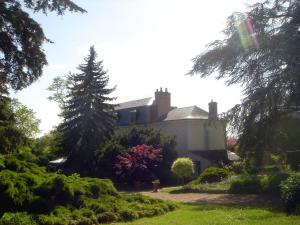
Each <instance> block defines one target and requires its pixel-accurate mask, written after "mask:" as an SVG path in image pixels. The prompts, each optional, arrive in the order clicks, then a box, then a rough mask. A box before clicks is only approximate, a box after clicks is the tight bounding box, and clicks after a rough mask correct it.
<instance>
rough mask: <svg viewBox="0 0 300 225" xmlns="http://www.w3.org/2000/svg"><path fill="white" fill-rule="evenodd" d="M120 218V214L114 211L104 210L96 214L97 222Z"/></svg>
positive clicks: (114, 220)
mask: <svg viewBox="0 0 300 225" xmlns="http://www.w3.org/2000/svg"><path fill="white" fill-rule="evenodd" d="M119 220H120V216H119V214H117V213H114V212H104V213H101V214H100V215H98V222H99V223H111V222H116V221H119Z"/></svg>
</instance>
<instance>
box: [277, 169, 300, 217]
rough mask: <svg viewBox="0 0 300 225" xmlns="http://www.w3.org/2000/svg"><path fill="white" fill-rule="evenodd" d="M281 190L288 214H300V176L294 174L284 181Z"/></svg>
mask: <svg viewBox="0 0 300 225" xmlns="http://www.w3.org/2000/svg"><path fill="white" fill-rule="evenodd" d="M280 190H281V199H282V201H283V205H284V208H285V210H286V212H287V213H295V214H300V174H299V173H297V174H293V175H291V176H290V177H289V178H287V179H286V180H285V181H283V182H282V183H281V185H280Z"/></svg>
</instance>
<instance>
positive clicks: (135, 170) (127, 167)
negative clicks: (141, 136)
mask: <svg viewBox="0 0 300 225" xmlns="http://www.w3.org/2000/svg"><path fill="white" fill-rule="evenodd" d="M117 159H118V161H117V163H116V164H115V169H116V174H117V175H118V176H121V177H122V178H123V179H124V180H126V181H127V182H129V183H132V182H135V181H143V182H146V181H151V180H153V179H154V178H156V177H157V174H158V172H159V171H157V167H158V165H159V164H160V163H161V161H162V154H161V149H154V148H153V147H152V146H149V145H145V144H143V145H137V146H135V147H132V149H131V150H130V152H129V153H125V154H122V155H118V156H117Z"/></svg>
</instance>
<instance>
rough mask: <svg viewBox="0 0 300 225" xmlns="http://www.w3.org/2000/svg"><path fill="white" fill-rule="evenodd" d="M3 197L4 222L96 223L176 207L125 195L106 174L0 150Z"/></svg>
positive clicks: (7, 224)
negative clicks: (58, 169) (59, 169)
mask: <svg viewBox="0 0 300 225" xmlns="http://www.w3.org/2000/svg"><path fill="white" fill-rule="evenodd" d="M0 198H1V201H0V215H1V216H2V217H1V218H0V224H1V225H2V224H3V225H18V224H20V225H21V224H22V225H23V224H25V225H27V224H41V225H49V224H62V225H68V224H74V225H80V224H81V225H82V224H91V225H92V224H97V222H99V223H103V222H116V221H127V220H132V219H137V218H140V217H145V216H155V215H160V214H162V213H165V212H168V211H171V210H174V209H175V207H176V206H175V205H174V204H172V203H168V202H163V201H161V200H157V199H151V198H148V197H143V196H141V195H126V194H120V193H118V192H117V191H116V189H115V188H114V186H113V184H112V182H111V181H110V180H107V179H96V178H81V177H80V176H79V175H78V174H73V175H71V176H65V175H62V174H54V173H46V172H45V169H44V168H43V167H38V166H37V165H36V164H34V163H28V162H25V161H21V160H18V159H17V158H15V157H13V156H5V157H3V156H1V155H0ZM20 212H22V213H20ZM22 218H23V219H22Z"/></svg>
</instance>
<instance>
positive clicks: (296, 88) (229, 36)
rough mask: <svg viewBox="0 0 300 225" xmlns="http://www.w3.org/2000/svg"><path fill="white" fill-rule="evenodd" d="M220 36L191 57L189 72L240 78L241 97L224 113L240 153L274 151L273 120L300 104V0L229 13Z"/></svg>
mask: <svg viewBox="0 0 300 225" xmlns="http://www.w3.org/2000/svg"><path fill="white" fill-rule="evenodd" d="M223 33H224V39H223V40H216V41H214V42H212V43H211V44H210V45H209V46H208V49H207V51H205V52H203V53H202V54H200V55H199V56H197V57H196V58H195V59H194V66H193V68H192V70H191V72H190V74H200V76H201V77H206V76H209V75H214V74H215V73H214V72H215V71H218V72H219V74H218V75H217V77H216V78H217V79H222V78H223V79H226V83H227V84H228V85H232V84H241V85H242V86H243V88H244V91H243V94H244V96H245V97H244V99H243V100H242V103H241V104H238V105H236V106H235V107H234V108H233V109H232V110H231V111H229V113H228V118H229V119H230V120H229V121H230V122H231V125H232V127H233V128H235V132H236V133H237V134H238V136H239V139H238V142H239V143H238V144H239V149H240V150H241V151H242V153H243V154H244V156H247V157H249V158H252V159H255V160H254V161H255V162H256V163H258V164H259V163H260V162H262V156H263V150H267V151H273V150H275V149H276V148H278V144H276V141H277V140H276V134H275V133H274V132H275V131H276V129H275V128H276V126H277V123H278V122H279V121H280V119H281V118H282V117H283V116H285V115H286V114H291V113H292V112H293V111H299V110H300V48H299V46H300V1H299V0H271V1H270V0H267V1H264V2H260V3H256V4H254V5H252V6H251V7H250V8H249V11H248V12H247V13H234V14H233V15H231V16H230V17H229V18H228V22H227V26H226V28H225V29H224V32H223Z"/></svg>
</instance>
